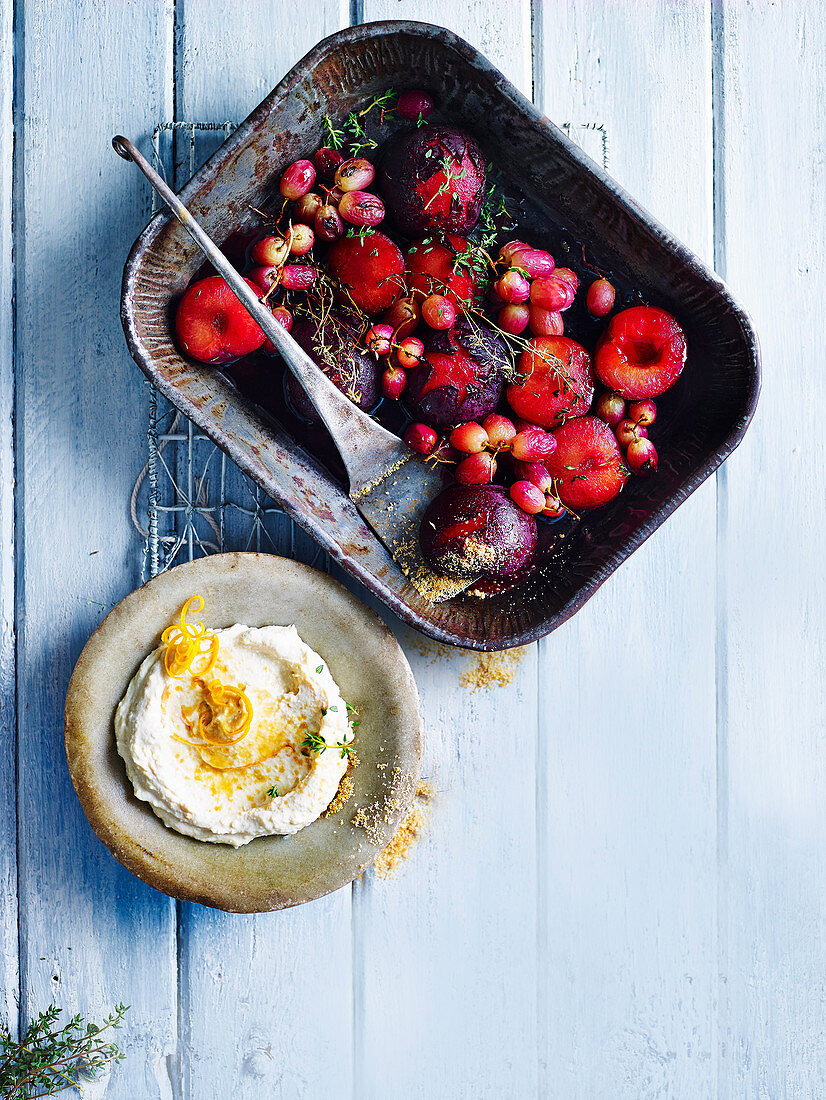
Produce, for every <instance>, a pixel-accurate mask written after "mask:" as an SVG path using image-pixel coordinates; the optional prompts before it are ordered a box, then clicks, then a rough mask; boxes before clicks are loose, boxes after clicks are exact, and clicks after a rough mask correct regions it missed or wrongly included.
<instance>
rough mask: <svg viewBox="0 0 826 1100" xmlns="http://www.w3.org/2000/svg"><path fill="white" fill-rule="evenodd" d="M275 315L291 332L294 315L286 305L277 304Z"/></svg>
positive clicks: (273, 312)
mask: <svg viewBox="0 0 826 1100" xmlns="http://www.w3.org/2000/svg"><path fill="white" fill-rule="evenodd" d="M272 315H273V317H274V318H275V319H276V321H278V323H279V325H281V327H282V328H285V329H286V330H287V332H289V331H290V330H291V329H292V327H293V315H292V313H290V311H289V310H288V309H285V308H284V306H276V307H275V309H274V310H273V311H272Z"/></svg>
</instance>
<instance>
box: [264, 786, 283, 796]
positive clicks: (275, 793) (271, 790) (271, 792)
mask: <svg viewBox="0 0 826 1100" xmlns="http://www.w3.org/2000/svg"><path fill="white" fill-rule="evenodd" d="M267 794H268V795H269V796H270V798H279V797H280V796H279V794H278V787H270V788H269V789H268V790H267Z"/></svg>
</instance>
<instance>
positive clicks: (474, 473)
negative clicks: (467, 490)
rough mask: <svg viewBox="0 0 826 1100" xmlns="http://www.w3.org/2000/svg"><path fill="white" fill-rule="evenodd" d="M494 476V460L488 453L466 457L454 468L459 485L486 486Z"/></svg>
mask: <svg viewBox="0 0 826 1100" xmlns="http://www.w3.org/2000/svg"><path fill="white" fill-rule="evenodd" d="M495 474H496V459H495V458H494V456H493V455H492V454H491V453H490V452H489V451H480V452H479V453H478V454H472V455H468V456H467V458H463V459H462V461H461V462H460V463H459V465H458V466H457V467H456V480H457V481H458V482H459V484H460V485H488V484H489V483H490V482H491V481H493V478H494V475H495Z"/></svg>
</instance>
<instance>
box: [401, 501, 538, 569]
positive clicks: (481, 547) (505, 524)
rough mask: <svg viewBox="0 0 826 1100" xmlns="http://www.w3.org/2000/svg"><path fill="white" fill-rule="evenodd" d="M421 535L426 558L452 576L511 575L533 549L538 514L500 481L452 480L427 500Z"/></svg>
mask: <svg viewBox="0 0 826 1100" xmlns="http://www.w3.org/2000/svg"><path fill="white" fill-rule="evenodd" d="M419 539H420V542H421V547H422V555H423V556H424V559H425V561H427V562H428V564H429V565H431V566H432V567H433V569H435V570H436V571H437V572H439V573H445V574H447V575H448V576H450V577H461V578H463V579H473V578H475V577H480V578H484V579H490V580H497V579H502V578H506V577H511V576H513V574H514V573H516V572H518V570H519V569H521V568H522V567H523V566H524V565H527V563H528V562H529V561H530V560H531V558H532V557H533V554H534V551H535V550H536V520H535V519H534V518H533V516H529V515H528V514H527V513H526V512H523V511H522V509H521V508H518V507H517V506H516V505H515V504H514V503H513V501H512V500H511V499H510V496H509V494H508V491H507V489H505V488H504V487H503V486H502V485H451V486H450V487H449V488H447V489H445V490H443V491H442V492H441V493H439V495H438V496H437V497H436V499H435V500H434V501H433V502H432V503H431V504H430V505H429V507H428V508H427V511H426V512H425V514H424V516H423V517H422V523H421V528H420V530H419Z"/></svg>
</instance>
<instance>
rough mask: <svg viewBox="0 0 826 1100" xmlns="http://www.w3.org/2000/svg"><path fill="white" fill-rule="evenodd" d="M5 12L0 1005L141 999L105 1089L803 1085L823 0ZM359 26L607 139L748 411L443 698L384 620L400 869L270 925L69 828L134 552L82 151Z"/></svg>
mask: <svg viewBox="0 0 826 1100" xmlns="http://www.w3.org/2000/svg"><path fill="white" fill-rule="evenodd" d="M0 13H2V14H0V22H1V23H2V35H0V582H2V587H0V836H2V841H3V842H2V845H0V947H1V948H2V971H1V972H0V981H2V996H0V1025H3V1026H10V1027H11V1028H12V1029H14V1028H16V1026H17V1024H18V1017H20V1018H22V1019H28V1017H29V1016H30V1015H31V1014H33V1013H34V1012H36V1011H38V1010H39V1009H41V1008H43V1007H44V1006H45V1005H47V1004H48V1003H49V1002H51V1001H57V1003H59V1004H61V1005H63V1006H64V1007H65V1008H66V1009H72V1010H74V1009H75V1008H78V1009H80V1010H83V1011H89V1012H91V1013H100V1012H102V1011H104V1010H105V1009H107V1008H108V1007H109V1006H110V1005H111V1004H112V1003H114V1002H115V1001H118V1000H123V1001H126V1002H127V1003H129V1004H131V1006H132V1008H131V1011H130V1013H129V1016H128V1028H127V1030H126V1031H125V1032H124V1042H125V1047H126V1051H127V1058H126V1061H125V1062H124V1064H123V1065H122V1066H120V1067H119V1068H118V1069H116V1070H115V1072H114V1073H113V1075H112V1077H111V1081H110V1083H109V1086H108V1089H107V1091H106V1096H107V1098H108V1100H143V1098H148V1100H155V1098H159V1100H160V1098H163V1100H169V1098H174V1100H209V1098H213V1097H215V1098H219V1100H222V1098H224V1097H227V1098H230V1097H231V1098H248V1097H249V1098H252V1097H277V1098H283V1100H292V1098H306V1100H314V1098H316V1097H319V1098H320V1097H330V1096H332V1097H336V1098H338V1097H350V1096H352V1097H354V1098H358V1100H385V1098H392V1100H396V1098H399V1100H407V1098H422V1100H424V1098H428V1100H431V1098H434V1097H438V1098H447V1100H454V1098H464V1097H469V1098H474V1100H476V1098H488V1097H490V1098H497V1100H498V1098H500V1097H508V1098H511V1097H513V1098H518V1100H521V1098H523V1097H534V1096H539V1097H542V1098H545V1097H548V1098H554V1100H557V1098H558V1100H603V1098H605V1100H626V1098H627V1100H649V1098H663V1097H674V1098H679V1100H683V1098H685V1100H704V1098H707V1097H708V1098H712V1097H720V1098H724V1100H739V1098H746V1100H751V1098H760V1100H764V1098H765V1100H775V1098H783V1100H786V1098H788V1100H808V1098H822V1097H826V1041H825V1040H824V1009H826V811H825V810H824V807H825V806H826V763H825V761H826V736H824V727H825V725H826V723H824V687H823V684H824V657H825V656H826V654H824V648H826V647H824V635H826V624H825V623H824V587H825V586H824V567H823V540H824V534H826V526H825V520H824V489H823V486H824V469H826V446H824V439H826V433H824V430H823V426H822V421H821V420H820V416H821V414H822V413H823V411H824V408H826V387H824V382H823V378H824V357H823V316H824V304H826V293H824V292H825V291H826V247H824V239H825V238H826V202H824V195H823V190H824V167H825V166H826V152H825V150H826V123H825V122H824V112H823V105H824V103H826V87H824V84H825V83H826V79H825V77H824V55H825V54H824V51H826V32H824V19H823V12H822V8H821V5H820V4H819V2H818V0H785V2H783V3H780V2H770V0H754V2H752V3H747V2H746V0H714V3H711V2H710V0H647V2H645V3H634V2H632V0H534V2H533V5H532V7H531V4H530V2H529V0H495V2H494V0H404V2H399V0H363V2H359V0H356V2H355V3H346V2H342V0H300V2H298V0H295V2H294V0H247V2H246V3H241V2H236V3H232V2H230V3H227V2H226V0H164V2H158V0H132V2H127V0H66V2H64V3H48V2H47V0H26V2H25V3H24V2H23V0H17V2H16V3H15V4H14V6H13V7H12V3H11V0H9V2H7V3H6V4H5V5H3V6H2V8H0ZM387 17H406V18H419V19H423V20H427V21H432V22H436V23H440V24H442V25H446V26H448V27H450V28H451V29H453V30H455V31H457V32H458V33H459V34H460V35H462V36H463V37H465V38H467V39H468V40H469V41H471V42H472V43H474V44H475V45H476V46H478V47H479V48H480V49H481V50H482V51H483V52H485V53H486V54H487V55H488V56H489V57H490V58H491V59H492V60H493V61H494V62H495V63H496V64H497V65H499V66H500V67H501V68H502V70H503V71H504V72H505V73H506V74H507V75H508V76H509V77H510V78H511V80H513V81H514V82H515V83H516V84H517V85H518V86H519V87H520V88H522V89H523V90H524V91H525V92H526V93H527V94H528V95H530V94H533V97H534V99H535V100H536V102H537V103H538V104H539V105H540V106H541V107H542V109H543V110H544V111H545V112H546V113H547V114H548V115H549V116H550V117H551V118H552V119H553V120H554V121H556V122H558V123H560V124H561V123H564V122H573V123H585V122H595V123H600V124H603V125H604V126H605V127H606V128H607V132H608V135H609V141H610V149H611V170H612V172H613V174H614V175H615V176H616V177H617V179H618V180H619V181H620V182H621V183H622V184H624V185H625V186H626V187H627V188H628V189H629V190H630V191H631V192H632V193H633V194H634V195H635V196H636V197H637V198H639V199H640V200H641V201H642V203H643V204H644V205H645V206H647V207H648V208H649V209H650V210H651V211H652V212H653V213H654V214H655V215H656V216H657V217H658V218H659V219H660V220H662V221H663V222H664V223H665V224H666V225H667V226H669V228H671V229H673V230H674V231H675V233H676V234H677V235H678V236H680V237H682V238H683V239H684V240H685V241H686V242H687V243H688V244H689V245H691V246H692V247H693V248H694V249H695V250H696V251H697V252H699V253H700V255H702V256H703V257H704V258H705V259H707V260H708V261H710V262H713V263H714V265H715V266H716V267H717V269H718V270H719V271H720V272H721V274H722V275H723V276H724V277H725V278H726V279H727V280H728V281H729V283H730V285H731V286H732V288H733V290H734V291H735V293H736V294H738V296H739V297H740V298H741V300H742V301H743V303H744V304H745V305H746V307H747V309H749V311H750V312H751V313H752V316H753V319H754V322H755V325H756V328H757V332H758V334H759V336H760V340H761V344H762V350H763V364H764V385H763V396H762V400H761V405H760V409H759V411H758V414H757V418H756V421H755V423H754V425H753V426H752V428H751V429H750V431H749V433H748V435H747V436H746V440H745V442H744V443H743V445H742V447H741V448H740V449H739V450H738V451H737V452H736V453H735V455H734V456H733V457H732V459H731V460H730V461H729V462H728V463H727V464H726V465H725V466H724V467H723V469H722V470H721V471H720V472H719V473H718V475H717V477H716V478H715V479H713V480H711V481H709V482H708V483H706V485H705V486H704V487H703V488H702V489H701V490H700V491H699V492H698V493H696V494H695V495H694V496H693V497H692V498H691V499H689V500H688V501H687V502H686V504H685V505H683V507H681V508H680V509H679V511H678V512H677V513H676V515H675V516H674V517H673V518H672V519H670V520H669V521H668V523H667V524H666V525H665V526H664V527H663V528H662V529H661V530H660V531H659V532H658V533H657V534H656V535H655V536H654V537H653V538H652V539H650V540H649V541H648V542H647V543H646V544H645V545H644V546H643V547H642V548H641V549H640V550H639V551H638V552H637V553H636V554H635V555H634V556H633V558H632V559H631V560H630V561H629V562H628V563H627V564H626V565H624V566H623V567H622V568H621V569H620V571H619V572H618V573H617V574H616V575H615V576H614V577H613V578H612V579H611V581H610V582H609V583H608V584H606V585H605V586H604V587H603V588H602V589H600V591H599V592H598V593H597V595H596V596H595V597H594V598H593V600H592V601H591V602H590V603H589V604H588V605H587V606H586V607H585V608H584V609H583V610H582V611H581V612H580V613H579V614H578V615H577V616H575V618H574V619H573V620H572V621H571V622H569V623H568V624H567V625H566V626H564V627H562V628H561V629H560V630H558V631H557V632H556V633H555V634H553V635H552V636H551V637H549V638H547V639H545V640H544V641H542V642H541V643H540V644H539V645H536V646H533V647H531V648H530V649H529V650H528V651H527V653H526V655H525V656H524V658H523V660H522V661H521V663H520V665H519V675H518V677H517V679H516V681H515V683H514V684H513V685H512V686H507V687H502V688H497V689H494V690H492V691H490V692H480V693H475V694H469V693H468V692H467V690H466V689H465V688H463V687H462V686H461V684H460V682H459V678H460V676H461V674H462V672H464V671H466V670H467V669H468V667H469V665H470V664H471V663H472V659H471V658H469V657H468V656H466V655H464V654H461V653H458V652H451V653H449V654H440V655H436V654H434V652H433V651H432V650H430V651H426V649H425V650H423V648H422V647H421V645H420V644H418V643H417V640H416V637H415V636H414V635H413V634H412V633H410V632H409V631H406V630H404V629H402V628H401V627H400V628H399V633H400V637H401V638H402V640H403V642H404V643H405V645H406V648H407V651H408V653H409V655H410V658H411V662H412V664H413V667H414V671H415V673H416V676H417V680H418V682H419V686H420V689H421V694H422V700H423V706H424V713H425V718H426V726H427V756H426V767H425V770H426V774H427V775H428V776H429V777H430V778H431V780H432V781H433V783H434V785H435V786H436V787H437V789H438V790H439V792H440V795H439V798H438V801H437V803H436V805H435V807H434V809H433V811H432V816H431V824H430V829H429V832H428V834H427V836H426V838H425V839H424V840H423V841H422V842H421V843H420V844H419V846H418V848H417V849H416V851H415V853H414V855H413V857H412V859H411V860H410V862H409V864H408V865H407V867H406V869H405V870H404V871H403V872H402V873H401V874H399V875H397V876H396V877H393V878H389V879H387V880H378V879H374V878H373V877H372V876H371V875H368V876H367V877H366V878H365V879H364V881H362V882H360V883H358V884H356V885H355V886H353V888H352V889H350V890H344V891H340V892H339V893H337V894H335V895H333V896H331V897H328V898H325V899H322V900H321V901H319V902H316V903H314V904H311V905H307V906H304V907H302V908H300V909H297V910H292V911H289V912H285V913H281V914H268V915H264V916H232V915H227V914H222V913H218V912H213V911H210V910H208V909H205V908H202V907H199V906H195V905H180V906H176V904H175V903H174V902H173V901H170V900H169V899H167V898H165V897H163V896H162V895H160V894H157V893H155V892H154V891H152V890H151V889H150V888H148V887H146V886H144V885H143V884H141V883H140V882H138V881H137V880H136V879H134V878H132V877H131V876H130V875H129V874H128V873H127V872H126V871H125V870H124V869H123V868H122V867H121V866H120V865H119V864H117V863H116V862H115V861H114V859H112V858H111V857H110V856H109V854H108V852H107V851H106V850H105V849H104V848H103V847H102V846H101V845H100V843H99V842H98V841H97V840H96V838H95V837H94V835H93V834H92V832H91V830H90V829H89V827H88V825H87V823H86V821H85V818H84V817H83V815H82V813H81V811H80V808H79V805H78V803H77V801H76V799H75V797H74V794H73V791H72V788H71V784H70V781H69V778H68V775H67V771H66V767H65V762H64V757H63V747H62V706H63V698H64V694H65V689H66V685H67V683H68V679H69V675H70V672H71V669H72V666H73V664H74V661H75V659H76V658H77V655H78V653H79V652H80V649H81V648H82V645H83V643H84V642H85V640H86V638H87V636H88V635H89V633H90V632H91V631H92V629H93V628H94V627H95V625H96V624H97V623H98V622H99V620H100V618H101V617H102V615H103V614H104V612H105V610H106V609H107V608H108V607H110V606H111V605H112V604H113V603H114V602H115V601H117V600H118V599H120V598H121V597H122V596H123V595H125V594H126V593H127V592H128V591H129V590H130V589H132V588H133V587H134V586H135V585H136V584H137V583H138V580H139V569H140V554H139V550H140V547H139V542H138V540H137V537H136V536H135V534H134V532H133V530H132V527H131V524H130V520H129V515H128V510H127V502H128V494H129V490H130V489H131V486H132V483H133V481H134V478H135V476H136V474H137V472H138V471H139V469H140V468H141V466H142V464H143V462H144V460H145V455H144V437H143V429H144V424H145V405H146V389H145V387H144V385H143V383H142V381H141V378H140V376H139V372H138V370H137V368H136V367H135V366H134V364H133V363H132V362H131V360H130V358H129V356H128V353H127V351H126V348H125V344H124V341H123V337H122V333H121V329H120V323H119V320H118V297H119V290H120V276H121V270H122V266H123V262H124V259H125V257H126V253H127V251H128V248H129V245H130V244H131V242H132V240H133V238H134V237H135V235H136V233H137V231H138V230H139V229H140V227H141V226H142V224H143V223H144V221H145V220H146V217H147V214H148V204H149V197H148V195H147V193H146V189H145V187H144V186H143V185H142V181H140V180H139V179H138V177H137V173H135V172H133V171H130V170H129V169H127V168H126V166H125V165H124V164H123V162H122V161H121V160H119V159H118V158H117V157H116V156H115V155H114V154H113V153H112V151H111V149H110V146H109V141H110V138H111V136H112V134H114V133H115V132H118V131H120V132H123V133H127V134H130V135H132V136H133V137H136V138H137V139H139V140H140V141H142V142H143V143H144V145H145V144H146V142H147V140H148V136H149V135H150V134H151V131H152V129H153V127H154V126H155V125H156V124H157V123H158V122H161V121H164V120H166V119H169V118H172V117H176V118H188V119H199V120H211V121H223V120H224V119H225V118H230V119H241V118H243V117H244V116H245V115H246V114H247V113H248V112H249V110H251V109H252V108H253V107H254V106H255V105H256V104H257V103H258V102H259V101H260V100H261V99H262V98H263V96H264V95H265V94H266V93H267V92H268V91H269V90H270V89H271V87H272V86H273V85H274V84H275V83H276V82H277V81H278V80H279V79H280V77H281V76H282V75H283V74H284V73H285V72H286V71H287V69H288V68H289V67H290V66H291V65H292V64H293V63H294V62H295V61H296V60H298V58H299V57H301V56H302V55H303V54H304V53H305V52H306V50H307V49H309V48H310V47H311V46H312V45H313V44H314V43H315V42H316V41H317V40H318V39H319V38H322V37H324V36H325V35H326V34H328V33H330V32H332V31H334V30H336V29H338V28H339V27H341V26H345V25H347V24H348V23H349V22H351V21H367V20H373V19H381V18H387ZM12 203H13V214H12ZM15 478H16V482H15ZM285 537H286V536H285ZM15 563H16V564H15ZM15 838H16V843H15ZM18 1006H19V1008H18Z"/></svg>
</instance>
